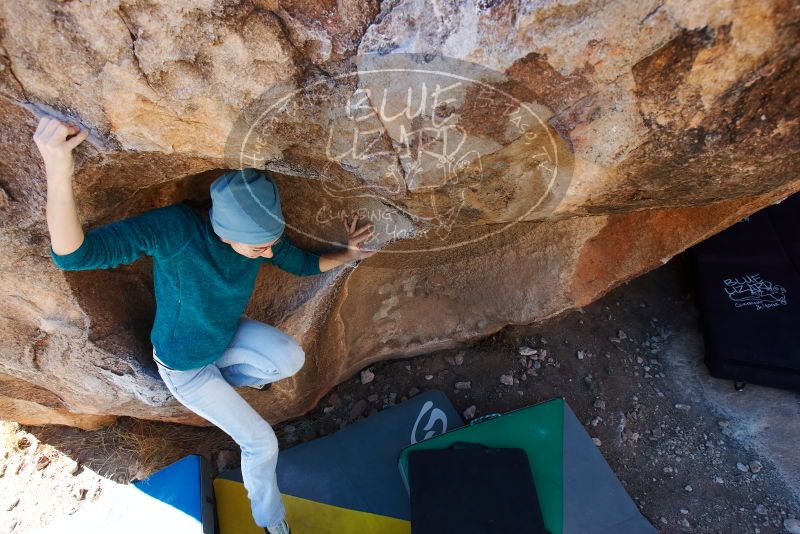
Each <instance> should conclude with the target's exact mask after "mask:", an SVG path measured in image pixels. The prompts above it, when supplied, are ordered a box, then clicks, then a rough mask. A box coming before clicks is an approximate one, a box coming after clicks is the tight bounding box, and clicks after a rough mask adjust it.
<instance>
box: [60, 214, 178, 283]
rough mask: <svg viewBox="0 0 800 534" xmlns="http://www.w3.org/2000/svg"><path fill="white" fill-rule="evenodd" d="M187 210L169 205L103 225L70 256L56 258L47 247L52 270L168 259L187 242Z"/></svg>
mask: <svg viewBox="0 0 800 534" xmlns="http://www.w3.org/2000/svg"><path fill="white" fill-rule="evenodd" d="M188 217H193V213H192V212H191V208H189V207H188V206H185V205H182V204H173V205H171V206H166V207H163V208H156V209H152V210H149V211H146V212H144V213H142V214H140V215H135V216H133V217H128V218H127V219H123V220H121V221H117V222H113V223H110V224H106V225H104V226H101V227H98V228H95V229H93V230H90V231H89V232H87V233H85V234H84V237H83V242H82V243H81V246H80V247H78V248H77V249H76V250H74V251H73V252H70V253H69V254H63V255H58V254H56V253H55V252H53V247H52V245H51V246H50V257H51V258H52V259H53V262H54V263H55V264H56V267H58V268H59V269H63V270H65V271H81V270H88V269H107V268H109V267H117V266H119V265H123V264H129V263H133V262H135V261H136V260H138V259H139V258H140V257H142V256H156V255H161V256H164V257H168V256H170V255H172V254H175V253H177V252H178V251H179V250H180V249H181V248H183V246H184V245H185V244H186V242H187V241H188V239H190V238H191V233H190V231H189V228H190V226H189V223H190V219H188Z"/></svg>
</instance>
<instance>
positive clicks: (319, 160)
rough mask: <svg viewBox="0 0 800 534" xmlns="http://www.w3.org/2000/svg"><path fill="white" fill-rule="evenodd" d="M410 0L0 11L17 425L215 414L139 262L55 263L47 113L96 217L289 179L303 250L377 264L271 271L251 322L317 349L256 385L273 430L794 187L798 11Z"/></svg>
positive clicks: (4, 399) (0, 383) (4, 219)
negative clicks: (349, 383) (82, 266)
mask: <svg viewBox="0 0 800 534" xmlns="http://www.w3.org/2000/svg"><path fill="white" fill-rule="evenodd" d="M432 9H433V7H431V4H430V3H428V2H423V1H421V0H420V1H415V0H397V1H392V2H383V3H382V4H381V5H379V3H378V2H373V1H345V2H303V1H299V2H294V1H293V2H273V1H271V0H266V1H265V0H259V1H255V0H254V1H240V0H229V1H213V0H210V1H208V2H200V3H198V2H180V1H178V2H168V3H164V2H152V1H141V0H134V1H124V0H123V1H120V2H119V3H103V2H100V3H88V2H81V1H74V2H47V1H43V2H35V3H33V4H30V3H27V2H21V1H16V0H8V1H6V2H4V3H2V5H1V6H0V45H1V46H0V132H1V134H0V149H2V151H1V152H0V154H2V155H0V225H1V226H2V234H0V242H1V243H2V254H0V310H2V312H1V313H0V331H2V332H3V335H2V338H0V354H2V358H0V373H2V375H0V376H2V377H3V378H2V379H0V417H3V418H11V419H15V420H19V421H22V422H28V423H34V424H41V423H46V422H52V423H58V424H73V425H76V426H80V427H83V428H92V427H96V426H98V425H102V424H107V423H108V422H110V421H111V420H113V417H114V416H118V415H128V416H134V417H141V418H149V419H159V420H168V421H179V422H187V423H192V424H205V422H204V421H203V420H201V419H200V418H199V417H197V416H195V415H194V414H191V413H190V412H188V411H187V410H186V409H184V408H183V407H182V406H181V405H179V404H178V403H177V402H176V401H175V400H174V399H172V398H171V397H170V395H169V393H168V392H167V390H166V387H165V386H164V385H163V383H161V381H160V379H159V377H158V375H157V373H156V371H155V367H154V365H153V363H152V361H151V347H150V345H149V339H148V334H149V329H150V326H151V324H152V319H153V313H154V305H155V303H154V301H153V294H152V277H151V273H150V263H149V260H148V259H146V258H145V259H142V260H139V261H138V262H136V263H134V264H132V265H130V266H125V267H121V268H118V269H113V270H108V271H84V272H62V271H59V270H58V269H56V268H55V266H54V265H53V264H52V262H51V261H50V258H49V256H48V245H49V239H48V235H47V228H46V224H45V218H44V204H45V193H46V192H45V187H44V185H45V184H44V174H43V169H42V165H41V161H40V158H39V155H38V153H37V151H36V148H35V145H34V144H33V142H32V135H33V132H34V130H35V126H36V123H37V121H38V116H39V115H41V113H44V112H47V113H50V114H54V115H56V116H59V117H62V118H64V119H67V120H70V121H72V122H76V123H80V124H81V125H82V126H83V127H85V128H88V129H89V130H90V131H91V134H92V135H91V137H90V139H89V141H87V142H85V143H83V144H82V145H81V146H80V147H79V148H78V149H77V151H76V176H75V192H76V198H77V200H78V203H79V206H80V214H81V217H82V220H83V222H84V224H85V225H86V227H87V228H90V227H92V226H95V225H99V224H104V223H107V222H109V221H112V220H117V219H120V218H123V217H126V216H130V215H134V214H137V213H141V212H142V211H145V210H147V209H150V208H153V207H158V206H163V205H166V204H170V203H173V202H179V201H186V202H189V203H190V204H192V205H193V206H195V207H196V208H197V209H199V210H203V209H207V203H208V184H209V183H210V182H211V180H213V178H215V177H216V176H218V175H219V174H220V173H221V172H223V171H224V169H228V168H241V167H243V166H253V167H258V168H263V169H266V170H268V171H269V172H270V173H272V174H273V175H274V176H275V178H276V180H277V182H278V184H279V187H280V190H281V195H282V203H283V206H284V212H285V216H286V219H287V224H288V230H287V231H288V232H289V234H290V235H291V236H292V237H293V238H295V239H296V241H298V242H299V243H300V244H302V245H303V246H305V247H306V248H309V249H314V250H317V251H324V250H330V249H332V248H336V247H337V246H341V241H342V239H343V237H344V235H343V234H344V232H343V229H342V228H341V227H340V226H341V225H340V223H339V220H338V216H339V215H340V214H341V213H343V212H346V213H349V212H351V211H354V210H357V211H358V212H359V213H360V214H361V215H362V217H363V218H366V219H370V220H371V221H372V222H373V223H374V224H375V226H376V229H377V231H378V236H377V238H376V240H375V242H374V243H372V246H374V247H375V248H378V249H380V252H379V253H378V254H376V255H374V256H372V257H371V258H369V259H367V260H365V261H362V262H360V263H359V264H358V265H357V266H349V267H341V268H338V269H335V270H333V271H330V272H328V273H325V274H324V275H321V276H319V277H313V278H303V279H298V278H294V277H292V276H291V275H289V274H287V273H284V272H281V271H279V270H277V269H274V268H272V267H269V266H268V267H265V268H264V269H263V272H262V273H261V275H260V277H259V279H258V282H257V288H256V291H255V293H254V295H253V298H252V300H251V303H250V306H249V308H248V310H247V313H248V314H249V315H250V316H251V317H253V318H255V319H258V320H262V321H266V322H269V323H270V324H274V325H276V326H278V327H279V328H281V329H283V330H285V331H287V332H289V333H291V334H292V335H294V336H296V337H297V339H298V340H299V341H300V342H301V344H302V345H303V347H304V348H305V350H306V354H307V358H308V362H307V364H306V366H305V368H304V369H303V370H302V371H301V372H300V373H299V374H298V375H296V376H295V377H293V378H291V379H288V380H285V381H283V382H281V383H278V384H276V385H275V386H274V387H273V388H271V389H270V390H269V391H267V392H257V391H254V390H250V389H247V388H245V389H246V391H242V394H243V395H244V396H245V397H247V398H248V400H250V402H252V403H253V404H254V406H256V407H257V409H259V411H260V412H261V413H263V414H264V415H265V416H266V417H267V418H268V419H269V420H270V421H272V422H276V421H279V420H282V419H286V418H289V417H293V416H297V415H300V414H302V413H303V412H305V411H307V410H308V409H310V408H311V407H313V406H314V405H315V404H316V403H317V402H318V401H319V399H320V398H321V397H322V396H323V395H324V394H325V393H326V392H327V391H328V390H329V389H330V388H331V387H332V386H334V385H335V384H337V383H339V382H341V381H342V380H344V379H346V378H348V377H350V376H352V375H353V374H354V373H355V372H356V371H358V370H359V369H360V368H362V367H364V366H366V365H368V364H370V363H372V362H375V361H378V360H382V359H387V358H395V357H407V356H411V355H415V354H421V353H424V352H428V351H431V350H436V349H439V348H444V347H450V346H453V345H455V344H457V343H460V342H463V341H467V340H470V339H475V338H478V337H481V336H485V335H488V334H490V333H493V332H495V331H497V330H498V329H500V328H502V327H504V326H505V325H508V324H512V323H529V322H534V321H537V320H540V319H543V318H546V317H550V316H553V315H555V314H558V313H560V312H562V311H564V310H567V309H570V308H573V307H576V306H583V305H585V304H587V303H589V302H591V301H592V300H594V299H596V298H597V297H599V296H601V295H602V294H604V293H605V292H607V291H608V290H609V289H611V288H612V287H614V286H615V285H617V284H619V283H621V282H623V281H625V280H628V279H630V278H631V277H633V276H636V275H638V274H641V273H643V272H646V271H647V270H649V269H651V268H653V267H656V266H658V265H660V264H662V263H663V262H665V261H667V260H668V259H669V258H670V257H672V256H674V255H675V254H677V253H679V252H681V251H683V250H685V249H686V248H687V247H689V246H691V245H692V244H694V243H696V242H698V241H700V240H702V239H704V238H705V237H707V236H709V235H712V234H713V233H715V232H718V231H720V230H722V229H724V228H725V227H727V226H729V225H731V224H733V223H734V222H736V221H737V220H739V219H741V218H742V217H744V216H746V215H748V214H750V213H752V212H754V211H756V210H758V209H760V208H762V207H764V206H766V205H768V204H769V203H771V202H775V201H778V200H780V199H782V198H784V197H785V196H787V195H789V194H791V193H793V192H795V191H797V190H798V189H800V180H798V173H797V169H798V163H800V141H798V139H800V135H798V134H800V117H799V114H798V110H800V77H798V75H797V73H798V71H799V70H800V69H798V54H799V53H800V52H798V48H797V46H796V43H797V42H798V40H799V39H798V37H800V36H799V35H798V28H800V25H798V17H799V16H800V15H798V12H797V10H796V9H792V4H791V2H784V1H780V0H772V1H766V2H746V1H738V0H728V1H722V0H707V1H703V2H700V3H697V2H695V3H692V4H691V5H689V4H686V3H684V2H671V1H667V2H663V1H656V0H652V1H650V0H648V1H636V2H634V1H631V2H616V3H613V4H608V5H600V4H595V3H578V4H574V3H569V4H567V3H565V4H563V5H560V4H557V3H556V4H548V5H547V6H543V5H539V4H536V3H530V2H521V1H520V2H514V1H509V2H492V1H480V2H474V3H463V2H445V3H444V4H441V3H440V4H437V8H436V10H437V11H436V13H433V12H432V11H431V10H432Z"/></svg>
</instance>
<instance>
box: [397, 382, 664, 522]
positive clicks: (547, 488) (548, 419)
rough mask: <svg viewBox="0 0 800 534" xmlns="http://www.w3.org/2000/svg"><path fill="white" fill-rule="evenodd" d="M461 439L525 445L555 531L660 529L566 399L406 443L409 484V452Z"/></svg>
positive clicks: (403, 461) (403, 456)
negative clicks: (630, 493) (642, 510)
mask: <svg viewBox="0 0 800 534" xmlns="http://www.w3.org/2000/svg"><path fill="white" fill-rule="evenodd" d="M458 441H461V442H471V443H480V444H483V445H486V446H488V447H519V448H521V449H523V450H525V452H526V453H527V455H528V460H529V462H530V466H531V472H532V473H533V479H534V481H535V483H536V489H537V492H538V494H539V506H540V507H541V509H542V515H543V517H544V522H545V526H546V527H547V529H548V530H549V531H550V532H552V533H553V534H559V533H563V534H577V533H582V534H583V533H585V534H600V533H611V532H615V533H617V532H625V533H626V534H639V533H642V534H645V533H647V534H653V533H655V532H656V530H655V529H654V528H653V527H652V526H651V525H650V524H649V523H648V522H647V520H646V519H645V518H644V517H642V515H641V514H640V513H639V510H638V509H637V507H636V505H635V504H634V503H633V501H632V500H631V498H630V497H629V496H628V494H627V493H626V492H625V490H624V488H623V487H622V485H621V484H620V483H619V481H618V480H617V478H616V476H615V475H614V473H613V471H612V470H611V468H610V467H609V466H608V464H607V463H606V461H605V459H604V458H603V456H602V454H600V451H599V450H598V449H597V447H596V446H595V445H594V443H593V442H592V440H591V438H590V437H589V435H588V434H587V433H586V431H585V430H584V429H583V426H581V424H580V422H579V421H578V419H577V418H576V417H575V414H574V413H573V412H572V410H571V409H570V408H569V406H568V405H567V404H566V402H564V400H563V399H560V398H559V399H553V400H550V401H547V402H543V403H541V404H537V405H534V406H529V407H527V408H523V409H521V410H516V411H513V412H509V413H507V414H504V415H501V416H498V417H495V418H492V419H488V420H483V421H481V422H477V423H476V424H473V425H470V426H467V427H463V428H460V429H456V430H453V431H451V432H447V433H445V434H443V435H441V436H437V437H434V438H431V439H429V440H427V441H424V442H421V443H417V444H415V445H412V446H409V447H406V448H405V449H403V451H402V452H401V453H400V459H399V465H400V472H401V474H402V476H403V480H404V482H406V487H408V477H407V473H408V453H409V452H411V451H414V450H422V449H442V448H446V447H449V446H450V445H451V444H453V443H455V442H458Z"/></svg>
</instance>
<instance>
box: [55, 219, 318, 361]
mask: <svg viewBox="0 0 800 534" xmlns="http://www.w3.org/2000/svg"><path fill="white" fill-rule="evenodd" d="M272 251H273V257H272V258H260V257H259V258H255V259H251V258H247V257H245V256H242V255H241V254H239V253H237V252H235V251H234V250H233V249H232V248H231V246H230V245H228V244H226V243H223V242H222V241H221V240H220V239H219V237H218V236H217V235H216V234H215V233H214V230H213V228H212V227H211V222H210V221H209V220H208V217H203V216H200V215H198V214H196V213H195V212H194V211H193V210H192V209H191V208H190V207H188V206H186V205H184V204H173V205H170V206H166V207H163V208H156V209H152V210H150V211H147V212H145V213H142V214H141V215H136V216H134V217H129V218H127V219H124V220H121V221H118V222H114V223H110V224H107V225H105V226H101V227H99V228H95V229H94V230H91V231H89V232H87V233H86V234H85V236H84V240H83V243H81V246H80V247H78V249H77V250H75V251H74V252H71V253H69V254H64V255H58V254H55V253H54V252H53V249H52V247H51V248H50V256H51V257H52V258H53V262H54V263H55V264H56V266H57V267H59V268H60V269H64V270H85V269H106V268H109V267H117V266H118V265H121V264H129V263H133V262H134V261H136V260H137V259H139V258H140V257H141V256H143V255H145V256H152V257H153V283H154V286H155V295H156V316H155V321H154V322H153V329H152V330H151V332H150V341H151V342H152V343H153V347H155V350H156V353H157V354H158V358H159V359H160V360H161V361H162V362H164V364H166V365H168V366H169V367H172V368H174V369H178V370H186V369H195V368H198V367H202V366H204V365H206V364H209V363H211V362H213V361H214V360H216V359H217V358H219V357H220V356H221V355H222V353H223V352H224V351H225V348H226V347H227V346H228V344H229V343H230V341H231V339H233V335H234V333H235V332H236V329H237V327H238V324H239V318H240V317H241V315H242V314H243V313H244V309H245V307H246V306H247V302H248V301H249V300H250V295H251V293H252V292H253V288H254V287H255V281H256V275H257V274H258V268H259V266H260V265H261V264H262V263H263V262H268V263H273V264H275V265H277V266H278V267H280V268H281V269H283V270H284V271H288V272H290V273H293V274H295V275H298V276H308V275H313V274H319V273H320V272H321V271H320V270H319V256H318V255H317V254H313V253H311V252H306V251H304V250H301V249H299V248H298V247H297V246H295V245H294V243H292V242H291V240H290V239H289V238H288V237H287V236H286V235H284V236H282V237H281V239H280V241H279V242H278V243H277V244H276V245H274V246H273V248H272ZM108 298H114V297H113V295H108Z"/></svg>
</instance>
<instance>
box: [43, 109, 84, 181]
mask: <svg viewBox="0 0 800 534" xmlns="http://www.w3.org/2000/svg"><path fill="white" fill-rule="evenodd" d="M70 135H72V136H73V137H71V138H69V139H67V138H68V137H69V136H70ZM88 136H89V132H88V130H82V129H80V128H78V127H77V126H74V125H72V124H68V123H63V122H61V121H60V120H58V119H54V118H52V117H48V116H43V117H42V118H41V119H39V126H37V127H36V133H34V134H33V140H34V141H35V142H36V146H37V147H38V148H39V152H40V153H41V155H42V159H43V160H44V168H45V172H46V173H47V180H48V181H51V180H69V179H70V178H71V177H72V173H73V172H74V171H75V159H74V158H73V157H72V149H73V148H75V147H76V146H78V145H79V144H81V143H82V142H83V140H84V139H86V138H87V137H88Z"/></svg>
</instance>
